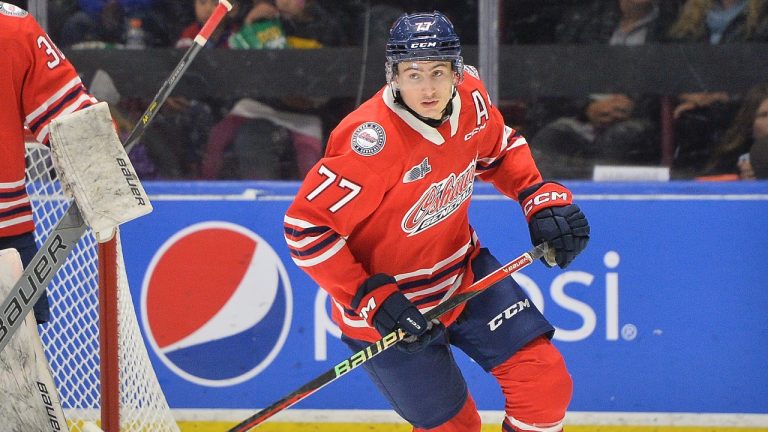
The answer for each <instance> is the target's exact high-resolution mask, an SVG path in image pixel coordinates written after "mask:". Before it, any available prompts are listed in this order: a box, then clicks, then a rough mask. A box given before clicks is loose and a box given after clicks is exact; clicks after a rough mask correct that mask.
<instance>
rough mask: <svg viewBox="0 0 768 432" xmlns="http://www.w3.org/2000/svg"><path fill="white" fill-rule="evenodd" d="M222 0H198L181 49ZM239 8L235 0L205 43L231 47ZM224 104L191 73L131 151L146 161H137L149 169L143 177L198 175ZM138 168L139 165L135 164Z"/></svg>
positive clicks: (137, 108)
mask: <svg viewBox="0 0 768 432" xmlns="http://www.w3.org/2000/svg"><path fill="white" fill-rule="evenodd" d="M218 4H219V2H218V0H195V1H194V7H193V9H194V14H195V21H194V22H192V23H191V24H189V25H188V26H187V27H186V28H185V29H184V30H183V31H182V32H181V35H180V36H179V39H178V40H177V41H176V43H175V46H176V47H177V48H184V49H186V48H189V47H190V46H191V45H192V43H193V40H194V38H195V36H197V35H198V33H199V32H200V30H201V29H202V27H203V25H204V24H205V22H206V21H208V19H209V18H210V16H211V14H212V13H213V11H214V10H215V9H216V6H217V5H218ZM238 10H239V8H238V6H237V3H235V5H234V6H233V8H232V10H231V11H230V12H229V13H228V14H227V16H225V17H224V19H223V20H222V22H221V23H220V24H219V26H218V27H217V28H216V30H215V31H214V33H213V35H212V36H211V37H210V38H209V39H208V43H206V45H205V47H206V48H208V49H211V48H228V47H229V42H228V39H229V37H230V36H231V35H232V34H233V33H234V32H235V31H236V29H237V26H236V22H235V17H236V16H237V13H238ZM144 104H145V103H144V101H142V102H141V103H139V104H134V106H133V109H131V112H132V114H133V115H134V116H138V115H141V113H143V106H142V105H144ZM221 104H222V102H221V101H218V100H213V99H212V98H210V95H209V92H208V89H207V82H206V80H205V79H204V78H203V77H201V76H199V75H197V74H195V73H192V72H187V73H186V74H185V75H184V77H182V79H181V81H180V82H179V84H178V86H177V87H176V89H175V90H174V92H173V95H172V96H170V97H169V98H168V99H167V100H166V103H165V105H164V106H163V108H162V109H161V110H160V111H159V112H158V114H157V117H155V121H154V122H153V124H152V126H151V127H150V128H149V129H147V131H146V132H145V135H144V138H143V139H142V140H141V142H140V144H139V145H138V146H137V147H136V149H135V150H134V152H132V154H133V153H136V155H138V156H140V157H141V160H143V161H145V163H144V164H140V165H139V166H140V167H141V166H144V167H146V168H147V169H148V170H149V171H148V172H142V175H143V178H158V179H191V178H198V177H199V174H200V160H201V157H202V152H203V149H204V147H205V143H206V142H207V141H208V136H209V132H210V130H211V128H212V127H213V125H214V124H215V123H216V120H218V119H220V118H221V116H220V115H219V114H218V112H219V110H220V109H221V108H220V105H221ZM136 120H138V118H136ZM138 169H140V168H139V167H137V170H138Z"/></svg>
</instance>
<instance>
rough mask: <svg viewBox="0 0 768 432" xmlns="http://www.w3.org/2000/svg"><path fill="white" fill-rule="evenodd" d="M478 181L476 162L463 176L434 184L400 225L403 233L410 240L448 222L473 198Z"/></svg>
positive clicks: (463, 172)
mask: <svg viewBox="0 0 768 432" xmlns="http://www.w3.org/2000/svg"><path fill="white" fill-rule="evenodd" d="M474 180H475V161H472V162H471V163H470V164H469V166H468V167H467V169H465V170H464V171H462V172H461V174H458V175H457V174H454V173H451V175H449V176H448V178H445V179H443V180H440V181H439V182H437V183H432V185H430V186H429V188H427V190H426V191H425V192H424V194H422V195H421V198H419V200H418V201H416V204H414V205H413V207H411V209H410V210H409V211H408V213H406V215H405V217H404V218H403V221H402V222H401V224H400V226H401V227H402V229H403V231H405V232H407V233H408V236H409V237H410V236H413V235H416V234H418V233H420V232H422V231H424V230H426V229H427V228H429V227H432V226H435V225H437V224H438V223H440V222H442V221H444V220H445V219H446V218H448V216H450V215H451V214H453V212H455V211H456V209H458V208H459V207H461V205H462V204H463V203H464V202H465V201H467V200H468V199H469V198H470V197H471V196H472V185H473V182H474Z"/></svg>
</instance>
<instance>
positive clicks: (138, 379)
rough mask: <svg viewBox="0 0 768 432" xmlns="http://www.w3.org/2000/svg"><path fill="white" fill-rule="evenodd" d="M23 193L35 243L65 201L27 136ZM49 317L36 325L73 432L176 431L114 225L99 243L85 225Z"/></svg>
mask: <svg viewBox="0 0 768 432" xmlns="http://www.w3.org/2000/svg"><path fill="white" fill-rule="evenodd" d="M26 159H27V180H26V182H27V191H28V193H29V195H30V200H31V204H32V209H33V212H34V218H35V225H36V231H35V239H36V240H37V242H38V245H39V244H41V243H42V241H43V240H44V239H45V238H46V237H47V235H48V234H49V233H50V231H51V229H52V228H53V227H54V226H55V224H56V222H58V220H59V218H61V217H62V216H63V215H64V213H65V212H66V210H67V208H68V207H69V205H70V203H69V201H68V200H67V199H66V198H65V197H64V194H63V192H62V190H61V186H60V184H59V182H58V181H57V180H56V175H55V172H54V171H53V165H52V163H51V160H50V153H49V151H48V147H46V146H43V145H41V144H38V143H34V142H27V145H26ZM48 295H49V298H50V302H51V321H50V322H49V323H47V324H45V325H43V326H40V336H41V338H42V340H43V345H44V346H45V351H46V356H47V358H48V361H49V363H50V365H51V369H52V372H53V376H54V381H55V382H56V387H57V389H58V391H59V394H60V395H61V403H62V406H63V408H64V412H65V415H66V416H67V419H68V421H69V423H70V428H71V430H72V431H73V432H80V431H82V430H83V427H84V426H83V425H84V423H85V422H87V421H90V422H94V423H97V424H99V425H101V427H102V429H105V430H108V431H110V432H116V431H122V432H126V431H136V432H139V431H141V432H145V431H147V432H148V431H152V432H166V431H168V432H176V431H178V430H179V429H178V426H177V425H176V423H175V421H174V419H173V417H172V415H171V412H170V409H169V407H168V404H167V402H166V400H165V396H164V395H163V392H162V389H161V388H160V385H159V383H158V381H157V378H156V375H155V373H154V370H153V369H152V365H151V363H150V360H149V356H148V353H147V349H146V345H145V343H144V339H143V338H142V335H141V331H140V329H139V324H138V320H137V317H136V313H135V309H134V304H133V300H132V298H131V292H130V289H129V287H128V282H127V277H126V274H125V268H124V266H123V259H122V250H121V247H120V236H119V231H118V234H117V235H116V236H115V238H114V239H112V240H110V241H109V242H107V243H103V244H99V243H98V242H96V240H95V239H94V236H93V234H92V233H91V232H90V230H89V231H88V232H87V233H86V235H85V236H83V238H82V239H81V240H80V242H79V243H78V245H77V247H76V248H75V250H74V251H73V252H72V253H71V254H70V256H69V258H68V260H67V262H66V264H64V266H63V267H62V268H61V269H60V270H59V272H58V273H57V275H56V276H55V277H54V279H53V281H52V282H51V284H50V286H49V287H48Z"/></svg>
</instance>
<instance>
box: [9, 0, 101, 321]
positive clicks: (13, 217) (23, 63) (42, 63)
mask: <svg viewBox="0 0 768 432" xmlns="http://www.w3.org/2000/svg"><path fill="white" fill-rule="evenodd" d="M0 53H1V54H0V101H2V104H3V107H2V109H0V250H2V249H6V248H15V249H17V250H18V251H19V254H20V255H21V258H22V262H23V263H24V265H25V266H26V265H27V264H28V263H29V262H30V261H31V260H32V258H33V257H34V256H35V252H37V245H36V244H35V239H34V235H33V232H34V229H35V227H34V222H33V220H32V206H31V204H30V201H29V197H28V196H27V190H26V188H25V183H24V168H25V165H24V127H25V126H27V127H28V128H29V129H30V131H31V132H32V135H33V136H34V137H35V139H36V140H37V141H39V142H41V143H44V144H48V125H49V124H50V123H51V121H52V120H54V119H56V118H57V117H59V116H61V115H64V114H68V113H71V112H74V111H77V110H80V109H82V108H85V107H87V106H90V105H92V104H95V103H96V102H97V100H96V99H95V98H94V97H93V96H91V95H90V94H89V93H88V91H87V90H86V89H85V86H83V83H82V82H81V81H80V77H79V76H78V75H77V72H76V71H75V68H74V67H73V66H72V64H71V63H70V62H69V60H67V59H66V57H64V54H63V53H62V52H61V51H60V50H59V48H58V47H56V45H55V44H54V43H53V41H52V40H51V38H50V37H49V36H48V35H47V34H46V33H45V31H43V29H42V28H40V25H38V23H37V21H35V19H34V18H33V17H32V16H31V15H29V13H28V12H27V11H25V10H23V9H21V8H19V7H17V6H14V5H12V4H10V3H4V2H0ZM49 314H50V312H49V307H48V298H47V296H46V295H45V294H44V295H43V296H42V297H40V299H39V300H38V302H37V303H36V304H35V317H36V318H37V320H38V322H41V323H42V322H46V321H48V319H49Z"/></svg>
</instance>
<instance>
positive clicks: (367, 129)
mask: <svg viewBox="0 0 768 432" xmlns="http://www.w3.org/2000/svg"><path fill="white" fill-rule="evenodd" d="M386 141H387V134H386V133H385V132H384V128H383V127H381V125H380V124H378V123H374V122H367V123H363V124H361V125H360V126H358V127H357V129H355V132H354V133H353V134H352V150H354V151H355V153H357V154H359V155H362V156H373V155H375V154H376V153H378V152H380V151H381V149H383V148H384V143H386Z"/></svg>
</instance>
